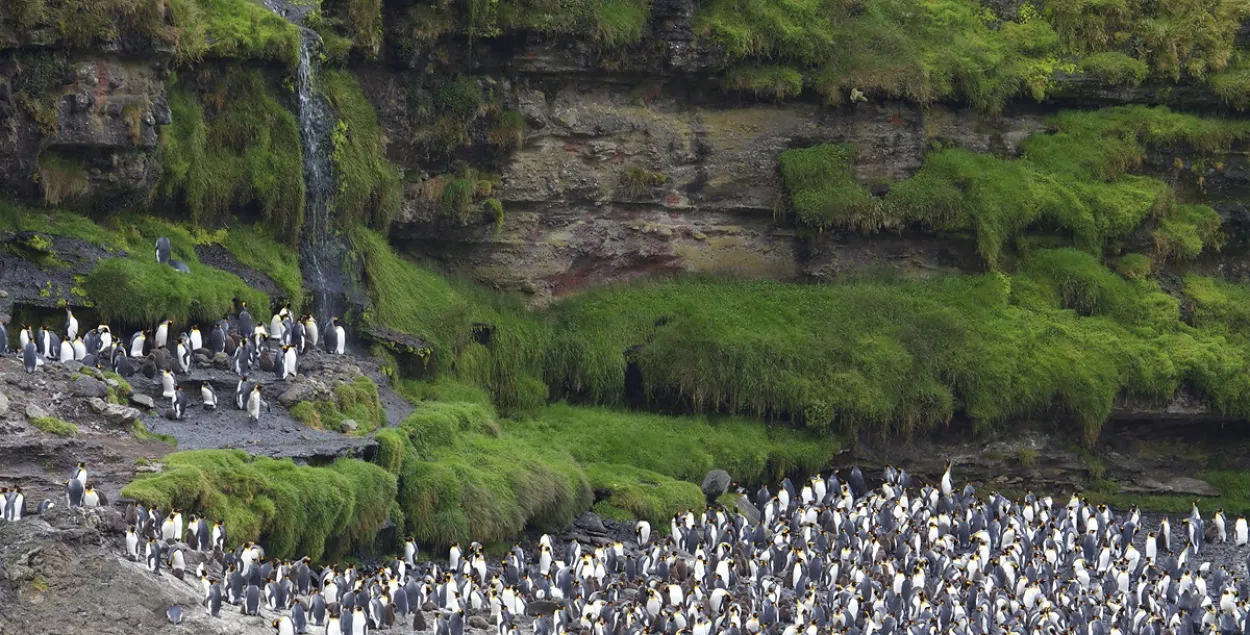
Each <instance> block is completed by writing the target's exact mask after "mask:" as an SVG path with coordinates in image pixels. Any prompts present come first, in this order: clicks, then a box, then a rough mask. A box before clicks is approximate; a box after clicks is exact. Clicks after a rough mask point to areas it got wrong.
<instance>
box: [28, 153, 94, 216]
mask: <svg viewBox="0 0 1250 635" xmlns="http://www.w3.org/2000/svg"><path fill="white" fill-rule="evenodd" d="M88 187H89V185H88V183H87V172H86V168H84V167H83V164H82V161H79V160H77V159H74V158H72V157H67V156H63V155H60V154H57V153H55V152H43V153H41V154H40V155H39V188H40V189H41V190H42V191H43V200H44V202H45V203H47V204H48V205H53V206H56V205H63V204H72V203H74V202H75V201H77V200H78V198H79V197H81V196H82V195H83V194H84V193H86V192H87V189H88Z"/></svg>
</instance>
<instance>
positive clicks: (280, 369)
mask: <svg viewBox="0 0 1250 635" xmlns="http://www.w3.org/2000/svg"><path fill="white" fill-rule="evenodd" d="M290 348H291V347H290V346H283V347H282V350H281V351H280V352H278V353H277V354H275V355H274V356H273V374H274V377H277V378H278V379H286V352H287V350H289V349H290ZM260 367H261V368H264V367H265V365H264V363H262V364H261V365H260Z"/></svg>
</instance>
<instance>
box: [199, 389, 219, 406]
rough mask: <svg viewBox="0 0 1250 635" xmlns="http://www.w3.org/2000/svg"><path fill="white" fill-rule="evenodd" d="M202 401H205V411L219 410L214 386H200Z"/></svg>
mask: <svg viewBox="0 0 1250 635" xmlns="http://www.w3.org/2000/svg"><path fill="white" fill-rule="evenodd" d="M200 399H201V400H203V401H204V409H205V410H216V409H217V392H216V391H214V390H213V385H212V384H210V383H208V382H204V383H203V384H200Z"/></svg>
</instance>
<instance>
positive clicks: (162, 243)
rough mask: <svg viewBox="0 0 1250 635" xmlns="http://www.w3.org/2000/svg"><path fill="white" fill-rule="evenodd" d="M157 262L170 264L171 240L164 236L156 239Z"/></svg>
mask: <svg viewBox="0 0 1250 635" xmlns="http://www.w3.org/2000/svg"><path fill="white" fill-rule="evenodd" d="M156 262H159V263H161V264H162V265H166V264H169V239H168V238H166V237H164V236H161V237H160V238H157V239H156Z"/></svg>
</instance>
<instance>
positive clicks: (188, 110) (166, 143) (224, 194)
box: [158, 6, 306, 243]
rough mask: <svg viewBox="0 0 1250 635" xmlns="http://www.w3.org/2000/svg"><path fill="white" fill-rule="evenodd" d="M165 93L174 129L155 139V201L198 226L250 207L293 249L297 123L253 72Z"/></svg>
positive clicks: (298, 220)
mask: <svg viewBox="0 0 1250 635" xmlns="http://www.w3.org/2000/svg"><path fill="white" fill-rule="evenodd" d="M258 8H259V9H260V10H261V11H266V12H267V10H265V9H264V8H263V7H259V6H258ZM275 17H276V16H275ZM277 19H279V20H280V19H281V18H277ZM168 93H169V106H170V110H171V111H172V112H173V120H174V123H173V125H172V126H170V127H169V129H168V130H166V131H164V133H163V134H162V136H161V151H162V153H163V162H162V163H163V165H164V173H163V175H162V178H161V182H160V186H159V188H158V189H159V193H160V195H161V196H162V197H163V198H164V199H165V200H167V201H170V202H172V203H184V204H186V206H187V208H188V209H189V210H190V212H191V220H192V222H194V223H196V224H199V225H201V226H205V225H213V224H218V223H220V222H222V221H224V220H225V219H226V218H227V217H228V216H229V215H230V214H231V213H239V212H245V211H249V210H251V209H253V208H254V209H256V210H257V211H259V215H260V218H261V220H262V223H263V224H264V226H265V227H267V228H270V230H271V231H272V233H273V234H274V235H276V236H277V237H279V238H281V239H282V240H285V241H288V242H290V243H295V242H296V241H297V239H298V237H299V230H300V228H301V227H302V226H303V223H304V198H305V193H306V191H305V187H304V172H303V170H304V167H303V158H302V145H301V142H300V132H299V123H298V122H297V121H296V118H295V115H294V114H292V113H291V112H290V111H289V110H287V109H286V108H284V107H283V106H282V104H281V103H279V102H278V100H277V98H276V97H275V95H274V94H273V92H272V91H271V89H270V87H269V86H268V84H267V83H266V81H265V78H264V76H263V75H262V74H261V72H260V71H259V70H255V69H242V68H230V69H227V70H226V71H225V72H224V73H223V74H222V75H221V76H219V77H216V78H213V79H210V80H209V81H208V82H206V83H205V84H204V85H196V84H193V83H190V82H185V83H183V82H171V86H170V87H169V90H168Z"/></svg>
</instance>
